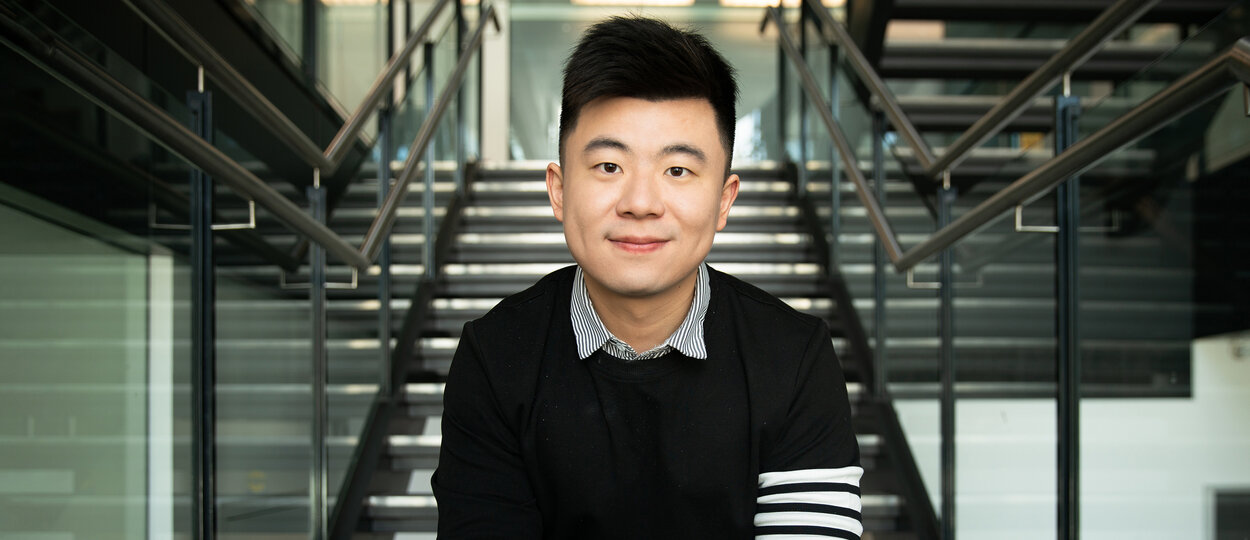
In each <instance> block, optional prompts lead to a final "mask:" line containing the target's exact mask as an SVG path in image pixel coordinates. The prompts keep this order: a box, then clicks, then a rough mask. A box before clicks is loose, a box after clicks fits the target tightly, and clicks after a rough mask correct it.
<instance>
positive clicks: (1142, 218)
mask: <svg viewBox="0 0 1250 540" xmlns="http://www.w3.org/2000/svg"><path fill="white" fill-rule="evenodd" d="M622 13H639V14H643V15H647V16H653V17H657V18H661V19H664V20H666V21H670V22H673V23H678V24H680V25H684V26H688V27H691V28H694V29H697V30H699V31H700V32H702V33H704V34H705V35H706V36H707V37H708V39H709V40H710V41H711V42H712V43H713V45H714V46H715V47H717V48H718V49H719V50H720V51H721V52H722V53H723V54H724V55H725V57H726V58H727V59H728V60H729V62H730V63H731V64H733V65H734V66H735V68H736V69H737V73H738V81H739V85H740V86H741V93H740V97H739V102H738V118H737V125H736V143H735V144H734V148H733V171H734V172H735V173H737V174H738V175H740V177H741V179H742V181H741V194H740V196H739V198H738V201H737V203H736V204H735V206H734V208H733V210H732V212H731V214H730V218H729V225H728V226H727V227H726V228H725V230H724V231H722V232H720V233H718V234H717V236H716V240H715V244H714V246H713V248H712V251H711V254H710V255H709V257H708V259H707V261H708V264H709V265H711V266H712V267H714V268H716V269H718V270H721V271H724V272H727V273H730V274H733V275H735V276H738V277H739V278H742V279H743V280H745V281H747V282H750V283H752V284H754V285H756V286H759V287H760V288H762V289H764V290H766V291H768V292H769V293H771V294H773V295H776V296H777V297H779V298H781V299H783V300H784V301H785V302H786V303H787V304H789V305H790V306H792V307H793V308H795V309H797V310H799V311H801V312H804V313H809V314H812V315H816V316H818V317H821V318H823V319H824V320H825V321H826V322H827V323H828V325H829V327H830V329H831V335H830V339H831V340H832V343H833V345H834V348H835V350H836V351H837V354H838V359H839V361H840V363H841V366H842V369H843V373H844V376H845V378H846V380H847V388H848V393H849V396H850V399H851V405H852V409H853V411H854V419H853V422H854V425H855V429H856V438H857V441H858V443H859V447H860V452H861V460H862V463H863V466H864V468H865V470H866V473H865V476H864V479H863V485H862V490H863V495H862V500H863V512H862V520H863V523H864V527H865V532H864V534H863V536H862V537H863V538H864V539H878V540H903V539H918V540H921V539H933V540H936V539H939V538H941V539H953V538H956V537H958V538H961V539H987V540H988V539H1002V538H1013V539H1049V538H1062V539H1076V538H1081V537H1084V538H1089V539H1109V540H1110V539H1129V538H1132V539H1159V540H1163V539H1169V540H1171V539H1180V538H1185V539H1203V540H1207V539H1209V540H1244V539H1246V538H1250V459H1248V458H1247V456H1250V235H1247V234H1246V233H1247V231H1250V211H1247V210H1246V208H1247V207H1250V184H1247V182H1246V180H1247V177H1248V176H1250V86H1247V83H1250V0H875V1H874V0H823V3H822V1H821V0H782V1H781V3H780V4H777V3H776V2H775V1H772V0H764V1H756V0H638V1H635V0H571V3H570V2H568V1H566V0H459V1H456V0H0V43H2V44H3V46H0V66H3V67H2V72H3V76H2V77H0V78H2V79H3V81H4V82H3V84H0V126H2V129H3V136H2V137H0V540H10V539H12V540H16V539H36V540H72V539H81V540H86V539H92V540H95V539H136V538H146V539H182V538H185V539H197V540H200V539H212V538H222V539H241V540H242V539H248V540H267V539H294V538H315V539H324V538H336V539H337V538H344V539H346V538H358V539H376V540H382V539H386V540H391V539H394V540H414V539H422V538H434V537H435V531H436V528H437V516H438V513H437V505H436V501H435V500H434V497H433V496H432V492H431V488H430V476H431V474H432V472H433V470H434V468H435V467H436V466H437V462H438V456H439V447H440V442H441V432H440V415H441V414H442V392H443V389H444V383H445V381H446V374H447V370H448V368H449V366H450V364H451V360H452V355H453V353H454V352H455V350H456V347H457V344H458V341H459V336H460V333H461V329H462V327H463V325H464V324H465V323H466V322H467V321H470V320H473V319H476V318H478V317H480V316H482V315H483V314H484V313H486V312H487V311H488V310H490V309H491V307H493V306H494V305H495V304H496V303H498V302H499V301H500V300H501V299H502V298H504V297H506V296H508V295H510V294H513V293H515V292H518V291H521V290H523V289H525V288H526V287H527V286H529V285H530V284H532V283H534V282H535V281H536V280H538V279H539V278H540V277H542V276H543V275H545V274H547V273H549V272H552V271H554V270H556V269H559V268H561V267H564V266H568V265H570V264H573V259H572V257H571V255H570V254H569V251H568V248H567V246H566V245H565V239H564V236H563V234H562V228H561V224H560V223H559V222H558V221H556V220H555V219H554V218H553V216H552V210H551V208H550V206H549V203H548V198H547V193H546V185H545V183H544V169H545V167H546V166H547V164H548V163H549V162H552V161H556V160H557V159H558V136H557V133H558V128H559V113H560V95H561V69H562V66H563V63H564V60H565V58H566V57H567V55H568V54H569V52H570V50H571V48H572V46H573V44H574V43H575V42H576V40H577V39H578V37H579V36H580V35H581V33H582V32H583V31H584V30H585V29H586V28H587V27H588V26H589V25H591V24H593V23H595V22H596V21H599V20H602V19H603V18H605V17H607V16H609V15H614V14H622Z"/></svg>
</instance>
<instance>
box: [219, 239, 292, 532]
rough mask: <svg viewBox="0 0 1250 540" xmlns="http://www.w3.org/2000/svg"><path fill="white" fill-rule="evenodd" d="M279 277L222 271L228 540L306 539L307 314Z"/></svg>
mask: <svg viewBox="0 0 1250 540" xmlns="http://www.w3.org/2000/svg"><path fill="white" fill-rule="evenodd" d="M239 257H240V258H243V257H242V255H240V256H239ZM243 262H244V261H240V263H243ZM256 269H260V270H261V272H259V273H258V272H255V271H254V270H256ZM258 274H259V275H258ZM276 278H277V276H276V269H274V268H273V267H272V266H271V265H265V264H264V262H262V261H251V262H250V264H246V263H245V264H240V265H238V266H230V267H219V268H218V269H217V336H216V338H217V340H216V342H217V403H218V405H217V438H218V442H217V505H218V507H217V512H218V515H217V531H218V534H220V535H223V536H226V535H228V536H229V537H231V538H266V537H268V536H266V535H270V534H300V535H305V534H308V531H309V528H308V527H309V521H308V520H309V517H308V516H309V503H310V500H309V491H308V477H309V474H310V471H311V470H312V468H311V452H310V450H309V449H310V448H311V447H312V431H311V427H312V421H313V416H312V412H313V397H312V392H311V391H310V389H311V386H310V384H311V379H310V375H311V373H312V364H311V361H310V359H311V357H312V335H311V333H310V331H309V330H310V321H311V314H310V313H309V311H308V305H309V304H308V296H307V291H304V292H303V293H300V292H290V293H284V292H282V291H280V290H278V287H277V286H276V284H277V279H276Z"/></svg>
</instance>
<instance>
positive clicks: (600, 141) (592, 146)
mask: <svg viewBox="0 0 1250 540" xmlns="http://www.w3.org/2000/svg"><path fill="white" fill-rule="evenodd" d="M602 148H610V149H612V150H620V151H622V152H629V151H630V150H629V147H628V146H626V145H625V143H623V142H621V141H618V140H616V139H613V138H610V137H595V138H593V139H591V140H590V142H588V143H586V147H585V148H582V153H583V154H588V153H590V152H592V151H594V150H599V149H602Z"/></svg>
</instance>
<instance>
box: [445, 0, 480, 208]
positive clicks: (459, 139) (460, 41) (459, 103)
mask: <svg viewBox="0 0 1250 540" xmlns="http://www.w3.org/2000/svg"><path fill="white" fill-rule="evenodd" d="M453 4H455V6H456V7H455V10H456V13H455V16H456V61H459V60H460V57H461V56H463V55H464V54H465V52H464V32H465V25H466V24H468V23H467V22H466V21H465V20H464V4H463V3H462V2H453ZM479 5H480V3H479ZM455 131H456V133H455V136H454V137H453V139H454V142H453V144H455V145H456V170H455V171H454V172H453V173H452V174H453V178H454V180H455V186H456V193H457V194H459V193H463V192H464V156H465V148H464V141H465V139H466V136H465V131H464V85H461V86H460V88H459V89H457V90H456V125H455Z"/></svg>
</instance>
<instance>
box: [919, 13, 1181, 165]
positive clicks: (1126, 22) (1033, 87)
mask: <svg viewBox="0 0 1250 540" xmlns="http://www.w3.org/2000/svg"><path fill="white" fill-rule="evenodd" d="M1158 3H1159V0H1119V1H1118V2H1116V3H1114V4H1112V5H1111V6H1110V7H1108V8H1107V10H1106V11H1103V12H1102V14H1101V15H1099V16H1098V18H1096V19H1094V21H1093V22H1091V23H1089V26H1086V27H1085V29H1084V30H1082V31H1081V33H1080V34H1077V36H1076V37H1074V38H1072V39H1071V40H1069V41H1068V43H1067V44H1066V45H1064V47H1063V49H1060V50H1059V52H1057V53H1055V55H1054V56H1052V57H1050V60H1047V61H1046V63H1044V64H1042V65H1041V67H1038V68H1037V70H1035V71H1034V72H1033V73H1031V74H1029V76H1028V77H1025V79H1024V80H1023V81H1020V83H1019V84H1017V85H1016V87H1015V88H1012V89H1011V92H1008V93H1007V95H1006V96H1003V99H1002V100H1000V101H999V102H998V104H997V105H995V106H994V107H993V108H991V109H990V110H989V111H987V112H986V113H985V115H984V116H982V117H981V118H980V119H979V120H977V121H976V122H975V123H973V124H972V126H970V127H969V128H968V129H967V130H966V131H964V132H963V134H962V135H960V136H959V138H958V139H955V142H953V143H951V144H950V146H947V147H946V150H945V151H944V152H943V153H942V157H940V158H938V160H937V162H935V163H932V164H930V165H928V166H925V174H927V175H929V176H930V177H937V176H940V175H941V174H942V171H947V170H951V169H954V168H955V167H956V166H957V165H959V163H960V162H962V161H963V160H964V158H966V157H968V155H969V154H970V153H971V152H972V150H973V149H974V148H977V147H979V146H981V144H983V143H984V142H985V141H986V140H987V139H989V138H990V137H993V136H994V134H996V133H998V132H999V131H1001V130H1002V129H1003V127H1005V126H1006V125H1007V124H1008V123H1010V122H1011V121H1012V120H1014V119H1015V118H1016V117H1017V116H1020V114H1021V113H1022V112H1024V109H1025V108H1027V107H1028V106H1029V103H1030V102H1031V101H1032V100H1033V98H1036V97H1038V96H1040V95H1042V93H1043V92H1045V91H1047V90H1049V89H1051V88H1052V87H1054V85H1055V84H1056V83H1058V82H1059V81H1060V80H1061V79H1062V78H1063V76H1064V74H1065V73H1070V72H1071V71H1072V70H1074V69H1076V67H1077V66H1079V65H1081V64H1084V63H1085V62H1086V61H1087V60H1089V59H1090V57H1092V56H1094V53H1096V52H1098V50H1099V49H1101V48H1102V47H1103V45H1105V44H1106V43H1107V42H1108V41H1111V38H1112V36H1115V35H1117V34H1119V33H1121V32H1123V31H1124V30H1125V29H1127V28H1128V27H1129V26H1132V24H1133V23H1134V22H1136V21H1137V19H1139V18H1141V16H1142V15H1145V14H1146V12H1147V11H1150V8H1153V7H1154V6H1155V4H1158Z"/></svg>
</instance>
